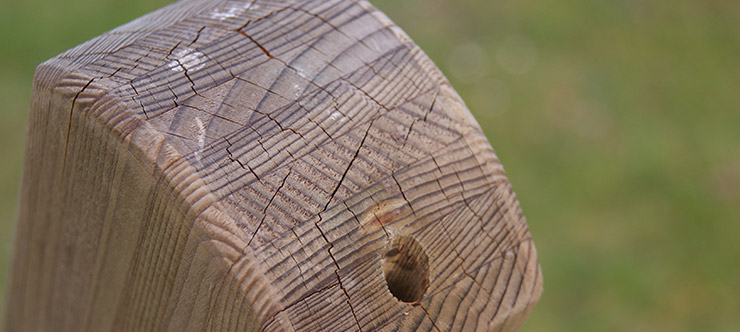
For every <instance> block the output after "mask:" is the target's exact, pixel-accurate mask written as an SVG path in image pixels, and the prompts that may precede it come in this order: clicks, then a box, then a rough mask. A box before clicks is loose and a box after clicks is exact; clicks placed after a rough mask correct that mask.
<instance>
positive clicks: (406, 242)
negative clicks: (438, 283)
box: [382, 235, 429, 303]
mask: <svg viewBox="0 0 740 332" xmlns="http://www.w3.org/2000/svg"><path fill="white" fill-rule="evenodd" d="M382 264H383V274H384V275H385V281H386V283H387V284H388V290H390V291H391V294H393V296H395V297H396V298H397V299H399V300H401V301H403V302H407V303H416V302H419V301H421V299H422V297H424V292H426V290H427V287H429V258H428V257H427V254H426V253H424V248H422V247H421V244H419V242H417V241H416V240H414V238H412V237H410V236H406V235H399V236H395V237H393V239H392V240H391V242H390V243H389V244H388V246H387V247H386V249H385V252H384V253H383V257H382Z"/></svg>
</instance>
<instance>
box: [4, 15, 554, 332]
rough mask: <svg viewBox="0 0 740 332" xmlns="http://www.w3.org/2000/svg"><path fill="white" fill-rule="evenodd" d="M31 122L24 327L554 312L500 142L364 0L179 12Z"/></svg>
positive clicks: (68, 71)
mask: <svg viewBox="0 0 740 332" xmlns="http://www.w3.org/2000/svg"><path fill="white" fill-rule="evenodd" d="M31 108H32V109H31V116H30V121H29V122H30V123H29V130H28V141H27V150H26V161H25V169H24V174H23V180H22V191H21V204H20V210H19V217H18V218H19V222H18V231H17V238H16V252H15V259H14V263H13V267H12V276H11V283H10V287H9V292H10V294H9V303H8V308H7V312H6V326H5V330H6V331H8V332H12V331H393V330H404V331H502V330H503V331H511V330H515V329H517V328H518V326H520V325H521V323H522V322H523V320H524V318H525V317H526V315H527V313H528V312H529V311H530V310H531V308H532V306H533V305H534V303H535V302H536V301H537V299H538V298H539V294H540V292H541V287H542V286H541V285H542V278H541V274H540V269H539V265H538V263H537V258H536V252H535V248H534V246H533V243H532V241H531V238H530V235H529V232H528V229H527V226H526V223H525V219H524V217H523V216H522V213H521V211H520V208H519V205H518V203H517V200H516V198H515V195H514V193H513V192H512V190H511V187H510V185H509V183H508V181H507V179H506V177H505V175H504V171H503V169H502V167H501V165H500V163H499V160H498V159H497V157H496V155H495V154H494V152H493V150H492V149H491V147H490V145H489V143H488V141H487V140H486V138H485V137H484V135H483V133H482V132H481V130H480V128H479V126H478V125H477V123H476V122H475V120H474V119H473V118H472V116H471V114H470V113H469V111H468V110H467V109H466V108H465V106H464V104H463V102H462V101H461V100H460V98H459V97H458V95H457V94H456V93H455V92H454V90H453V89H452V88H451V87H450V84H449V82H448V81H447V80H446V79H445V78H444V77H443V76H442V74H441V73H440V72H439V70H438V69H437V68H436V67H435V66H434V65H433V64H432V62H431V61H430V60H429V59H428V58H427V57H426V56H425V55H424V54H423V53H422V51H420V50H419V48H418V47H417V46H415V45H414V44H413V43H412V42H411V41H410V40H409V38H408V37H407V36H406V35H405V34H404V33H403V32H402V31H401V30H400V29H399V28H397V27H396V26H394V25H393V24H392V23H391V22H390V21H389V20H388V18H386V17H385V16H384V15H383V14H382V13H380V12H378V11H377V10H376V9H375V8H373V7H372V6H371V5H370V4H368V3H367V2H364V1H345V0H330V1H323V0H309V1H288V2H281V1H275V0H271V1H252V2H240V1H206V0H186V1H182V2H178V3H176V4H173V5H171V6H168V7H166V8H163V9H161V10H159V11H156V12H154V13H152V14H149V15H146V16H144V17H142V18H140V19H137V20H135V21H133V22H131V23H129V24H127V25H124V26H122V27H120V28H117V29H115V30H113V31H110V32H108V33H105V34H103V35H102V36H100V37H98V38H95V39H93V40H91V41H89V42H86V43H84V44H82V45H80V46H78V47H76V48H74V49H71V50H69V51H67V52H65V53H63V54H61V55H59V56H58V57H56V58H54V59H51V60H49V61H47V62H45V63H44V64H42V65H41V66H39V68H38V70H37V72H36V76H35V81H34V90H33V100H32V107H31ZM394 294H395V296H394Z"/></svg>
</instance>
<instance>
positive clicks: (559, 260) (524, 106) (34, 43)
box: [0, 0, 740, 331]
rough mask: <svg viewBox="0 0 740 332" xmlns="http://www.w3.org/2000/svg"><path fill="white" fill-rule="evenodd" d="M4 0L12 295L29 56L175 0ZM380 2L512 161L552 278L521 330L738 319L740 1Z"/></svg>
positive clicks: (731, 322) (1, 25)
mask: <svg viewBox="0 0 740 332" xmlns="http://www.w3.org/2000/svg"><path fill="white" fill-rule="evenodd" d="M0 1H2V2H0V3H1V4H2V5H1V7H0V101H1V102H2V103H1V104H0V105H2V106H1V107H2V109H1V112H0V142H2V143H0V160H2V164H0V285H2V286H1V287H0V303H2V304H4V302H5V301H4V294H5V287H7V286H6V285H7V268H8V266H9V260H10V255H11V247H12V244H11V243H12V236H13V225H14V218H15V209H16V195H17V193H18V185H19V177H20V173H21V164H22V155H23V142H24V130H25V123H26V117H27V112H28V107H29V106H28V105H29V99H30V95H29V94H30V91H31V78H32V74H33V70H34V67H35V66H36V65H37V64H38V63H40V62H42V61H43V60H45V59H47V58H50V57H53V56H54V55H56V54H58V53H61V52H62V51H64V50H66V49H69V48H71V47H73V46H75V45H77V44H79V43H81V42H83V41H85V40H87V39H90V38H92V37H94V36H97V35H99V34H101V33H102V32H104V31H106V30H109V29H112V28H114V27H116V26H118V25H120V24H123V23H125V22H127V21H130V20H132V19H134V18H136V17H138V16H140V15H142V14H145V13H147V12H149V11H152V10H154V9H156V8H158V7H161V6H163V5H165V4H167V3H168V2H167V1H162V0H154V1H152V0H148V1H145V0H135V1H113V0H104V1H99V0H95V1H93V0H68V1H52V0H24V1H12V2H11V1H10V0H0ZM373 3H374V4H375V5H376V6H378V7H379V8H380V9H381V10H383V11H385V12H386V13H387V14H388V16H390V17H391V19H393V20H394V21H395V22H396V23H397V24H398V25H399V26H401V27H402V28H403V29H404V30H406V32H407V33H408V34H409V35H410V36H411V37H412V38H413V39H414V40H415V41H416V42H417V43H418V44H419V45H420V46H421V48H422V49H424V50H425V51H426V52H427V54H429V56H430V57H431V58H432V59H433V60H434V61H435V62H436V63H437V65H438V66H439V67H440V68H441V69H442V71H443V72H444V73H445V74H446V75H447V76H448V78H449V79H450V80H451V81H452V83H453V85H454V87H455V88H456V89H457V91H458V92H459V93H460V94H461V95H462V97H463V99H464V100H465V101H466V103H467V104H468V106H469V108H470V109H471V111H472V112H473V113H474V114H475V116H476V118H477V119H478V121H479V122H480V124H481V126H482V127H483V129H484V131H485V133H486V135H487V136H488V137H489V139H490V141H491V143H492V144H493V146H494V148H495V149H496V152H497V153H498V155H499V157H500V158H501V160H502V161H503V163H504V165H505V166H506V170H507V172H508V175H509V178H510V180H511V182H512V183H513V186H514V189H515V190H516V192H517V194H518V197H519V199H520V201H521V205H522V207H523V209H524V213H525V215H526V216H527V218H528V222H529V226H530V230H531V232H532V234H533V237H534V239H535V243H536V244H537V248H538V251H539V255H540V262H541V265H542V269H543V272H544V277H545V290H544V293H543V296H542V300H541V301H540V303H539V304H538V305H537V307H536V308H535V310H534V312H533V313H532V315H531V316H530V318H529V320H528V321H527V323H526V324H525V325H524V331H737V330H738V329H740V240H738V239H737V238H738V236H740V2H738V1H735V0H694V1H689V0H655V1H644V0H620V1H616V0H613V1H607V0H565V1H554V0H539V1H534V0H520V1H490V0H488V1H472V0H463V1H460V0H458V1H453V0H375V1H373ZM2 304H0V305H2ZM0 325H1V324H0Z"/></svg>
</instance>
